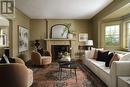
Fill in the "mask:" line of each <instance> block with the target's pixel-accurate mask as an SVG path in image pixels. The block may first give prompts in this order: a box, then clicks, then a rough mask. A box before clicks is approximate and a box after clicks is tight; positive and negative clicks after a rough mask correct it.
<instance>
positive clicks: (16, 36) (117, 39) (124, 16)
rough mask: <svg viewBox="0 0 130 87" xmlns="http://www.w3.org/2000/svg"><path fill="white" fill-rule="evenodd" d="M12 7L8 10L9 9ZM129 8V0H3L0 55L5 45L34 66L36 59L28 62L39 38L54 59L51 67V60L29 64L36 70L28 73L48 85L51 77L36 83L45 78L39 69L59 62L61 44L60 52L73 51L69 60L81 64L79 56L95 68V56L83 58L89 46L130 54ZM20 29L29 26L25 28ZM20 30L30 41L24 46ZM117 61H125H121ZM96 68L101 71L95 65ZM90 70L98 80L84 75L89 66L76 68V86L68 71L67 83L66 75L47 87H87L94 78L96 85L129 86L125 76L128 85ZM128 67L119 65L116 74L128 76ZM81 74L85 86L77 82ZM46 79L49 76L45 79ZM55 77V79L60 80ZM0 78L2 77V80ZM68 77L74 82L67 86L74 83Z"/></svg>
mask: <svg viewBox="0 0 130 87" xmlns="http://www.w3.org/2000/svg"><path fill="white" fill-rule="evenodd" d="M2 1H3V2H2ZM10 2H11V3H10ZM2 3H3V4H6V5H7V6H6V5H2ZM8 3H9V4H8ZM12 3H13V4H12ZM8 6H9V7H10V6H12V7H11V9H10V8H9V7H8ZM4 7H5V8H4ZM8 8H9V10H5V9H8ZM129 9H130V1H129V0H102V1H101V0H98V1H97V2H95V1H94V0H85V1H84V2H80V0H78V1H74V0H71V1H68V2H67V1H65V0H62V1H59V0H54V1H50V0H48V1H47V0H43V1H42V0H40V1H32V0H30V1H26V0H15V1H13V0H9V2H8V0H1V15H0V26H1V27H0V32H1V33H0V35H1V37H0V40H1V42H0V57H2V55H3V50H4V52H7V54H6V53H5V54H6V56H7V57H11V58H20V59H22V62H23V61H24V63H25V64H26V65H27V67H28V68H30V65H31V66H32V65H33V64H32V62H31V63H30V61H32V59H31V58H32V52H33V51H34V50H36V49H37V48H36V45H35V43H36V41H38V42H39V44H40V47H41V48H42V50H47V51H48V52H49V54H50V55H49V56H51V59H50V60H49V62H50V63H49V66H48V64H47V66H45V67H42V68H41V67H40V68H37V67H36V68H33V69H32V67H31V69H32V70H30V71H29V72H30V73H31V76H30V78H31V79H32V80H31V81H30V84H31V83H32V84H31V85H30V86H31V87H48V85H45V84H50V83H49V82H43V83H40V82H39V83H37V81H39V79H38V78H40V79H42V77H41V76H40V73H41V72H42V71H43V72H44V70H49V69H50V67H51V66H52V65H56V64H55V62H56V61H57V58H58V57H59V56H60V55H59V54H58V53H59V52H58V51H57V49H58V50H59V51H62V49H65V50H64V52H66V51H67V52H68V53H69V56H70V57H69V58H71V60H76V62H77V61H78V63H81V60H83V62H82V64H83V63H84V65H85V66H87V67H91V66H92V67H93V65H91V64H90V63H89V62H92V61H90V60H89V61H88V60H86V59H85V60H84V58H82V57H84V56H87V55H88V54H87V53H89V54H91V53H92V52H90V51H85V50H87V49H86V47H90V48H91V47H93V48H103V49H105V50H109V51H110V52H114V53H117V54H120V55H121V56H125V57H127V56H126V54H129V50H130V45H129V43H130V41H129V37H130V34H129V29H130V10H129ZM59 28H63V29H60V30H59ZM22 29H23V30H25V31H22ZM113 29H114V30H113ZM4 30H6V31H4ZM5 32H6V33H5ZM22 32H26V33H27V38H25V42H26V43H25V47H23V48H22V46H21V48H20V45H21V44H23V43H21V41H20V40H21V38H20V34H21V33H22ZM62 34H64V35H62ZM2 35H3V36H2ZM4 35H5V36H4ZM21 35H22V34H21ZM69 35H70V37H69ZM25 36H26V35H25ZM23 41H24V40H23ZM87 41H91V43H90V44H91V46H90V45H89V44H88V43H87ZM61 46H62V47H61ZM93 48H92V49H93ZM67 55H68V54H67ZM64 56H65V55H64ZM89 57H90V55H89ZM58 60H59V59H58ZM128 60H130V59H128ZM16 61H21V60H19V59H18V60H16ZM35 61H36V60H35ZM35 61H34V62H35ZM86 61H87V62H86ZM42 63H45V64H46V61H42ZM47 63H48V61H47ZM86 63H87V64H86ZM92 63H93V62H92ZM82 64H81V65H82ZM89 64H90V65H89ZM94 64H95V62H94ZM123 64H124V62H123ZM28 65H29V66H28ZM43 65H44V64H43ZM128 65H130V62H128V61H127V63H126V65H124V66H128ZM104 66H105V65H104ZM119 66H121V65H120V64H119ZM81 67H82V66H81ZM76 68H77V67H76ZM82 68H83V67H82ZM85 68H86V67H85ZM93 68H94V69H95V70H97V69H96V68H95V67H93ZM127 69H128V70H127ZM37 70H40V72H39V74H38V76H37V74H36V73H34V72H35V71H37ZM61 70H62V69H61ZM83 70H85V69H83ZM81 71H82V70H81ZM90 71H92V72H93V73H94V74H96V76H95V75H91V74H89V75H91V76H92V78H94V79H96V78H98V79H97V80H95V83H93V82H92V81H91V80H92V78H91V80H87V81H86V78H88V77H86V78H84V77H85V76H86V75H85V76H84V74H83V73H85V72H87V73H88V72H89V71H85V72H82V73H81V72H80V70H77V71H76V72H77V78H78V79H77V83H76V85H74V84H75V78H72V77H75V76H73V75H72V77H71V76H70V77H69V76H68V77H67V78H66V77H64V78H65V82H63V81H64V80H63V81H62V84H61V83H57V84H58V86H57V85H53V86H52V85H49V87H62V86H63V87H75V86H76V87H82V86H83V87H89V86H88V84H90V83H92V84H98V85H97V86H93V87H106V86H108V87H122V86H124V87H129V86H130V83H129V81H124V82H125V83H126V84H127V85H128V86H126V85H125V83H123V81H120V79H119V81H117V80H116V81H115V82H114V83H111V82H109V81H107V80H106V79H104V78H102V76H100V75H99V73H95V72H96V71H94V70H93V69H92V70H91V68H90ZM112 71H113V70H112ZM112 71H110V72H112ZM129 71H130V70H129V68H128V67H126V69H125V74H124V73H123V70H122V72H121V73H123V74H120V70H119V73H118V72H117V73H118V74H119V75H117V79H118V76H122V75H125V76H126V77H130V72H129ZM1 72H2V71H1ZM45 72H46V71H45ZM7 73H8V72H7ZM46 73H47V72H46ZM90 73H91V72H90ZM78 74H80V75H81V78H80V77H78ZM1 75H2V73H1ZM1 75H0V76H1ZM44 75H45V73H44ZM44 75H43V77H44ZM49 75H50V73H49ZM98 75H99V76H98ZM105 75H106V74H105ZM112 75H113V74H112ZM50 76H51V75H50ZM50 76H48V78H50ZM87 76H88V75H87ZM115 76H116V75H115ZM23 77H24V76H23ZM61 77H62V76H61ZM68 78H69V80H68ZM106 78H107V76H106ZM108 78H109V77H108ZM61 79H62V78H61ZM66 79H67V80H66ZM82 79H83V80H85V82H84V84H85V85H83V84H82V86H81V85H80V86H79V85H78V84H81V83H80V80H82ZM109 79H111V78H109ZM112 79H115V78H112ZM44 80H47V79H45V78H44ZM49 80H50V79H49ZM53 80H54V81H55V80H56V79H53ZM73 80H74V81H73ZM102 80H105V81H102ZM0 81H2V79H1V80H0ZM54 81H52V84H56V83H54ZM67 81H68V82H67ZM69 81H70V82H72V83H73V85H68V84H70V83H69ZM57 82H59V81H57ZM119 82H120V83H119ZM3 83H4V82H3ZM63 83H64V84H63ZM23 84H24V83H23ZM36 84H37V85H36ZM104 84H105V85H104ZM109 84H112V85H109ZM115 84H118V85H115ZM121 84H123V85H121ZM60 85H62V86H60ZM21 87H24V86H21ZM26 87H27V86H26Z"/></svg>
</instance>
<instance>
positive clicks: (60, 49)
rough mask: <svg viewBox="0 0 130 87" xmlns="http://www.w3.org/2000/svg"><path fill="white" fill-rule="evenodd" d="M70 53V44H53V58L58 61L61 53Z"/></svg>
mask: <svg viewBox="0 0 130 87" xmlns="http://www.w3.org/2000/svg"><path fill="white" fill-rule="evenodd" d="M65 52H68V53H70V45H51V53H52V58H53V59H52V60H53V61H57V60H59V59H60V58H61V56H60V54H61V53H65Z"/></svg>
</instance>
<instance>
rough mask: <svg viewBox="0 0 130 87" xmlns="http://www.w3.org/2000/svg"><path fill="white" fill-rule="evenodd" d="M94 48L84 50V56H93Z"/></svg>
mask: <svg viewBox="0 0 130 87" xmlns="http://www.w3.org/2000/svg"><path fill="white" fill-rule="evenodd" d="M94 53H95V50H94V49H92V50H85V58H93V57H94Z"/></svg>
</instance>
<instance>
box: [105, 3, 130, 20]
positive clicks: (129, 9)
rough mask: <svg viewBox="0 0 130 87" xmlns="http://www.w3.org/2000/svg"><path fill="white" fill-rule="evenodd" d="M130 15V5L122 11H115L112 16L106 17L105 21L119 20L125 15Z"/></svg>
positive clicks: (121, 9)
mask: <svg viewBox="0 0 130 87" xmlns="http://www.w3.org/2000/svg"><path fill="white" fill-rule="evenodd" d="M128 14H130V3H128V4H126V5H125V6H123V7H121V8H120V9H118V10H116V11H114V12H113V13H111V14H110V15H108V16H106V17H105V18H104V19H110V18H119V17H122V16H125V15H128Z"/></svg>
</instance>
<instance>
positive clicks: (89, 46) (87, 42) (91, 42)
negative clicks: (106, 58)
mask: <svg viewBox="0 0 130 87" xmlns="http://www.w3.org/2000/svg"><path fill="white" fill-rule="evenodd" d="M85 45H86V46H88V50H91V47H92V46H93V40H88V41H86V44H85Z"/></svg>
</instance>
